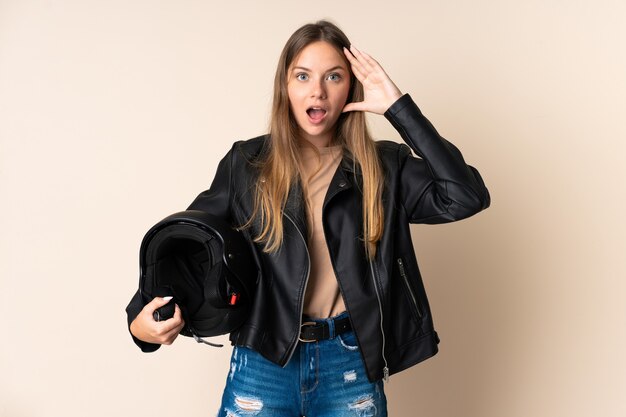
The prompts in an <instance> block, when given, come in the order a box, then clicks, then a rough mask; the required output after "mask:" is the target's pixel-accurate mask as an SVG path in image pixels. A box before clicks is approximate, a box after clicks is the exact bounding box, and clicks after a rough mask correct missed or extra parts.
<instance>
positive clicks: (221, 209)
mask: <svg viewBox="0 0 626 417" xmlns="http://www.w3.org/2000/svg"><path fill="white" fill-rule="evenodd" d="M234 148H235V145H233V147H232V148H231V150H230V151H229V152H228V153H227V154H226V156H225V157H224V158H222V160H221V161H220V163H219V164H218V166H217V170H216V173H215V178H214V179H213V182H212V184H211V187H210V188H209V189H208V190H206V191H204V192H202V193H200V195H198V197H196V199H195V200H194V201H193V202H192V203H191V205H190V206H189V208H188V209H187V210H203V211H206V212H208V213H211V214H214V215H216V216H220V217H221V218H223V219H225V220H226V221H229V220H230V204H229V200H230V180H231V166H232V156H233V153H234V151H233V150H234ZM148 301H150V300H143V299H142V297H141V294H140V293H139V291H137V292H136V293H135V295H134V296H133V298H132V299H131V300H130V303H129V304H128V306H127V307H126V314H127V316H128V331H129V332H130V324H131V323H132V321H133V320H135V317H137V315H138V314H139V312H141V309H142V308H143V307H144V306H145V305H146V303H147V302H148ZM131 336H132V338H133V341H134V342H135V344H136V345H137V346H139V347H140V348H141V350H142V351H143V352H154V351H155V350H157V349H158V348H159V347H161V345H159V344H154V343H148V342H144V341H142V340H139V339H137V338H136V337H135V336H133V334H132V333H131Z"/></svg>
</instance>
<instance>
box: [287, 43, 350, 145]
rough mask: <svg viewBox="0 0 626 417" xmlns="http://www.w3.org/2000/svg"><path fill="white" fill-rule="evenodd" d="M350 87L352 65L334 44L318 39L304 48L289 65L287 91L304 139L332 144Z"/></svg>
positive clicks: (315, 142) (321, 143) (314, 142)
mask: <svg viewBox="0 0 626 417" xmlns="http://www.w3.org/2000/svg"><path fill="white" fill-rule="evenodd" d="M349 90H350V72H349V70H348V65H347V64H346V60H345V58H344V57H343V55H341V53H340V52H339V51H338V50H337V49H335V48H334V47H333V46H332V45H331V44H329V43H327V42H323V41H319V42H314V43H311V44H309V45H307V46H306V47H305V48H304V49H303V50H302V51H301V52H300V54H299V55H298V56H297V57H296V58H295V59H294V60H293V62H292V63H291V67H290V68H289V72H288V75H287V93H288V95H289V106H290V108H291V112H292V114H293V117H294V118H295V119H296V122H297V123H298V127H299V128H300V136H301V139H305V140H308V141H309V142H311V143H313V144H314V145H315V146H318V147H324V146H328V145H330V143H331V140H332V139H333V134H334V132H335V126H336V124H337V120H338V119H339V116H341V110H342V109H343V107H344V106H345V104H346V100H347V99H348V92H349Z"/></svg>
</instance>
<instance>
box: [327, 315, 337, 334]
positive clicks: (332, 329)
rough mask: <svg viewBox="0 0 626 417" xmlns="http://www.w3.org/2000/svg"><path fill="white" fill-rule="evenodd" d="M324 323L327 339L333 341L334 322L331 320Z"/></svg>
mask: <svg viewBox="0 0 626 417" xmlns="http://www.w3.org/2000/svg"><path fill="white" fill-rule="evenodd" d="M326 322H327V323H328V338H329V339H334V338H335V335H336V332H335V320H333V319H328V320H326Z"/></svg>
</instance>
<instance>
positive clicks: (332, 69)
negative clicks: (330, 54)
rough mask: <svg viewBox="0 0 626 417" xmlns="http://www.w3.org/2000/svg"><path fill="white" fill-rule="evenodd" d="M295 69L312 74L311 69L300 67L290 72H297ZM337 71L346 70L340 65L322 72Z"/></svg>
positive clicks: (294, 68)
mask: <svg viewBox="0 0 626 417" xmlns="http://www.w3.org/2000/svg"><path fill="white" fill-rule="evenodd" d="M297 69H301V70H304V71H309V72H312V71H313V70H311V69H309V68H307V67H301V66H297V67H293V70H292V71H295V70H297ZM338 69H340V70H344V71H345V70H346V69H345V68H344V67H342V66H341V65H337V66H334V67H332V68H330V69H327V70H326V71H324V72H329V71H335V70H338Z"/></svg>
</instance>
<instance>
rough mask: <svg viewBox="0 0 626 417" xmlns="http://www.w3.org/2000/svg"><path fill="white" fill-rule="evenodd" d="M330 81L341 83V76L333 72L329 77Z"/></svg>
mask: <svg viewBox="0 0 626 417" xmlns="http://www.w3.org/2000/svg"><path fill="white" fill-rule="evenodd" d="M328 79H329V80H330V81H339V80H341V75H339V74H337V73H336V72H333V73H332V74H329V75H328Z"/></svg>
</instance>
